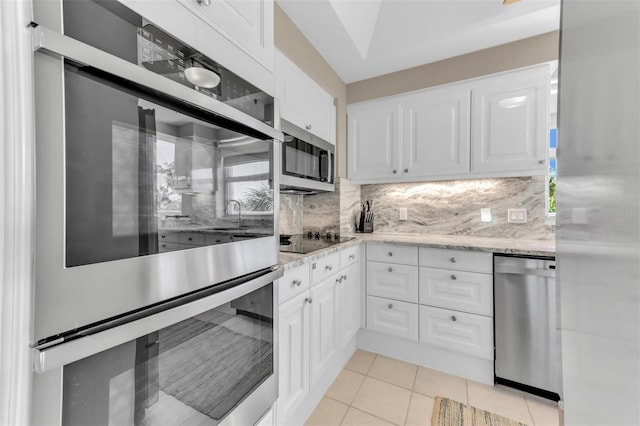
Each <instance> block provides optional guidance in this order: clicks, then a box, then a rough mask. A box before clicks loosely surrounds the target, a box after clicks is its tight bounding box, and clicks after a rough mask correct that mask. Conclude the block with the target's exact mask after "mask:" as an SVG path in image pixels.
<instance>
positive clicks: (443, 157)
mask: <svg viewBox="0 0 640 426" xmlns="http://www.w3.org/2000/svg"><path fill="white" fill-rule="evenodd" d="M400 101H401V102H402V104H403V112H404V114H405V118H404V124H405V132H404V140H403V156H402V175H403V176H404V177H407V178H409V177H430V176H438V175H451V174H458V173H467V172H469V143H470V142H469V141H470V117H469V114H470V105H471V90H470V88H469V86H467V85H464V86H462V87H458V86H452V87H443V88H438V89H431V90H427V91H423V92H420V93H413V94H411V95H407V96H404V97H402V98H401V99H400Z"/></svg>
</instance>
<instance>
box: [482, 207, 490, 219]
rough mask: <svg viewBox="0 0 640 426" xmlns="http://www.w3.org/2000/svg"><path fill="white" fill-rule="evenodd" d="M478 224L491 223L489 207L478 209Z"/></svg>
mask: <svg viewBox="0 0 640 426" xmlns="http://www.w3.org/2000/svg"><path fill="white" fill-rule="evenodd" d="M480 222H491V207H486V208H482V209H480Z"/></svg>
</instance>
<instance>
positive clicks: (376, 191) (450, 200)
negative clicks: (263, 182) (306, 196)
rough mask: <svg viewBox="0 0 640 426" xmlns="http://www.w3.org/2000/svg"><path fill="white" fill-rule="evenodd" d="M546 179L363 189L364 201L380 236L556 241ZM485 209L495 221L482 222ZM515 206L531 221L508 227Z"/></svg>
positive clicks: (363, 186)
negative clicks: (548, 219) (402, 214)
mask: <svg viewBox="0 0 640 426" xmlns="http://www.w3.org/2000/svg"><path fill="white" fill-rule="evenodd" d="M545 179H546V177H544V176H536V177H526V178H504V179H479V180H460V181H448V182H428V183H402V184H383V185H362V187H361V199H362V202H365V201H366V200H371V201H372V202H373V209H372V210H373V211H374V212H375V223H374V232H387V233H396V232H398V233H417V234H442V235H471V236H482V237H495V238H526V239H535V240H547V239H553V238H555V229H554V227H551V226H547V225H545ZM305 207H306V205H305ZM399 207H406V208H407V211H408V215H407V220H406V221H400V220H399V213H398V208H399ZM482 207H490V208H491V213H492V216H493V220H492V221H491V222H490V223H482V222H480V208H482ZM509 208H526V209H527V215H528V222H527V223H526V224H511V223H507V209H509ZM305 226H306V218H305Z"/></svg>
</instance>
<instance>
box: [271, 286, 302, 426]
mask: <svg viewBox="0 0 640 426" xmlns="http://www.w3.org/2000/svg"><path fill="white" fill-rule="evenodd" d="M307 296H308V293H307V292H305V293H303V294H300V295H298V296H297V297H295V298H293V299H291V300H289V301H288V302H287V303H285V304H283V305H281V306H280V311H279V315H280V318H279V321H280V324H279V330H278V331H279V333H280V334H279V338H280V344H279V351H280V355H279V361H278V362H279V364H278V365H279V380H278V381H279V399H278V404H277V406H278V413H279V414H278V416H279V417H281V418H284V417H285V413H287V412H291V411H292V410H293V409H295V407H296V406H297V405H298V404H300V403H301V402H302V401H303V400H304V399H305V398H306V396H307V394H308V393H309V303H307V301H306V299H307Z"/></svg>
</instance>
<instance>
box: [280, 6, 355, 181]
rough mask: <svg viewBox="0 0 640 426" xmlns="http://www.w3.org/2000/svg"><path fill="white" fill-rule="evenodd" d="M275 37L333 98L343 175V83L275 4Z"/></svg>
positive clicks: (286, 52) (344, 90)
mask: <svg viewBox="0 0 640 426" xmlns="http://www.w3.org/2000/svg"><path fill="white" fill-rule="evenodd" d="M274 20H275V37H274V43H275V46H276V48H277V49H278V50H280V51H281V52H282V53H284V54H285V55H286V56H287V57H288V58H289V59H291V60H292V61H293V62H294V63H295V64H296V65H297V66H298V67H300V69H302V70H303V71H304V72H305V73H307V75H309V77H311V78H312V79H314V80H315V81H316V83H318V84H319V85H320V86H322V87H323V88H324V89H325V90H326V91H327V92H328V93H330V94H331V96H333V97H334V99H335V100H336V110H337V115H338V116H337V120H336V127H337V135H336V151H337V154H336V156H337V163H338V166H337V171H338V176H346V175H347V161H346V159H347V85H346V84H345V83H344V82H343V81H342V80H341V79H340V77H339V76H338V74H336V72H335V71H334V70H333V68H331V66H330V65H329V64H328V63H327V61H325V60H324V58H323V57H322V56H321V55H320V53H318V51H317V50H316V49H315V47H313V45H312V44H311V43H310V42H309V40H307V39H306V37H305V36H304V35H303V34H302V32H300V30H299V29H298V27H296V25H295V24H294V23H293V21H291V19H289V17H288V16H287V15H286V13H284V11H283V10H282V8H280V6H279V5H278V3H276V4H275V16H274Z"/></svg>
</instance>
